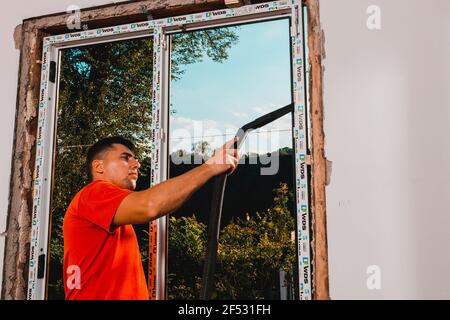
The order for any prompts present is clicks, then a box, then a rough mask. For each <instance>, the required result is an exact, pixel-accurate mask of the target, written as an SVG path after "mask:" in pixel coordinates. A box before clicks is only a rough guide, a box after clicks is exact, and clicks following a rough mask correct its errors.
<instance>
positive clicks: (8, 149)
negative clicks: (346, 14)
mask: <svg viewBox="0 0 450 320" xmlns="http://www.w3.org/2000/svg"><path fill="white" fill-rule="evenodd" d="M117 2H121V1H107V0H58V1H55V0H38V1H29V0H15V1H12V2H8V3H7V4H6V5H5V7H4V8H3V10H2V11H1V13H0V17H1V19H0V39H1V45H2V50H1V51H0V70H1V75H0V97H1V100H2V103H1V106H0V110H1V117H0V148H1V152H0V164H1V166H0V284H1V283H3V281H2V275H3V258H4V243H5V232H6V218H7V211H8V197H9V179H10V174H11V156H12V143H13V135H14V118H15V111H16V97H17V75H18V71H19V50H16V49H15V48H14V40H13V34H14V28H15V27H16V26H17V25H18V24H21V23H22V20H24V19H28V18H32V17H36V16H41V15H46V14H51V13H58V12H65V11H66V9H67V8H68V6H70V5H78V6H79V7H80V8H86V7H91V6H98V5H103V4H108V3H117Z"/></svg>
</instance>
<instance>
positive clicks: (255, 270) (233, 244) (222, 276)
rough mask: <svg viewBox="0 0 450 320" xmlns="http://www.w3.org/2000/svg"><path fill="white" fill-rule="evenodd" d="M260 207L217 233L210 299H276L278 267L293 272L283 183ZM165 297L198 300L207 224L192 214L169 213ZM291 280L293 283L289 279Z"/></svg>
mask: <svg viewBox="0 0 450 320" xmlns="http://www.w3.org/2000/svg"><path fill="white" fill-rule="evenodd" d="M274 193H275V196H274V199H273V201H274V203H273V206H272V207H271V208H268V209H267V210H266V211H264V212H256V213H255V214H254V215H252V216H250V215H248V216H247V219H236V220H235V221H233V222H231V223H230V224H228V225H227V226H225V227H224V228H223V230H221V232H220V238H219V248H218V257H217V258H218V260H217V267H216V277H215V291H214V293H213V296H212V298H213V299H279V295H280V293H279V287H280V279H279V273H280V270H284V271H286V272H290V273H291V274H292V273H293V272H294V270H293V266H294V265H295V261H296V253H295V242H294V241H293V240H292V239H291V234H292V232H294V230H295V219H294V216H293V215H292V213H291V212H290V211H289V209H288V201H289V198H290V197H291V198H292V193H290V192H289V189H288V187H287V185H286V184H285V183H280V187H279V188H277V189H275V190H274ZM170 222H171V223H170V227H169V253H170V255H169V264H170V270H171V273H170V274H169V288H170V290H169V298H170V299H197V298H198V294H199V291H200V287H201V275H202V270H203V269H202V268H203V264H204V256H205V250H206V231H205V230H206V226H205V225H204V224H203V223H201V222H199V221H198V220H197V219H196V218H195V215H194V216H192V217H190V218H187V217H180V218H178V219H176V218H174V217H171V218H170ZM291 285H292V284H291Z"/></svg>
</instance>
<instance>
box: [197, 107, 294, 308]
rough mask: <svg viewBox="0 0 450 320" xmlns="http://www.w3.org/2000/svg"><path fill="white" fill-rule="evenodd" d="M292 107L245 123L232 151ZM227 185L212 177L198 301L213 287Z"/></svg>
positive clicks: (224, 178)
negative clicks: (212, 182)
mask: <svg viewBox="0 0 450 320" xmlns="http://www.w3.org/2000/svg"><path fill="white" fill-rule="evenodd" d="M293 108H294V105H293V104H292V103H291V104H289V105H287V106H285V107H283V108H280V109H277V110H275V111H273V112H270V113H268V114H266V115H264V116H262V117H259V118H257V119H255V120H254V121H252V122H249V123H247V124H246V125H244V126H243V127H242V128H240V129H239V130H238V132H237V133H236V137H239V140H238V141H237V142H235V143H234V145H233V149H239V147H240V146H241V145H242V143H243V142H244V140H245V137H246V136H247V134H248V133H249V132H250V131H251V130H255V129H258V128H261V127H262V126H265V125H266V124H269V123H271V122H273V121H275V120H277V119H279V118H281V117H282V116H284V115H286V114H288V113H290V112H292V111H293V110H294V109H293ZM226 183H227V175H226V173H223V174H221V175H218V176H216V177H214V184H213V193H212V201H211V211H210V214H209V222H208V239H207V241H208V242H207V248H206V257H205V264H204V266H203V279H202V287H201V289H200V299H201V300H209V299H211V294H212V290H213V285H214V275H215V270H216V260H217V247H218V243H219V233H220V220H221V217H222V207H223V196H224V193H225V186H226Z"/></svg>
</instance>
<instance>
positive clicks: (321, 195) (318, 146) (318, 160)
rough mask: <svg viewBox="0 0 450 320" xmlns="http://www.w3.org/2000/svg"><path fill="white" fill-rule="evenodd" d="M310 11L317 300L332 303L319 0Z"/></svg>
mask: <svg viewBox="0 0 450 320" xmlns="http://www.w3.org/2000/svg"><path fill="white" fill-rule="evenodd" d="M306 5H307V8H308V22H309V23H308V47H309V63H310V65H311V76H310V82H311V83H310V93H309V94H310V117H311V131H312V132H311V140H312V160H313V161H312V216H313V219H312V225H313V263H314V278H313V279H314V283H313V290H314V299H317V300H325V299H329V298H330V295H329V281H328V247H327V221H326V206H325V204H326V202H325V185H326V182H327V161H326V158H325V151H324V149H325V147H324V146H325V135H324V132H323V99H322V86H323V82H322V80H323V67H322V59H323V58H324V55H325V52H324V50H323V40H324V37H323V33H322V30H321V27H320V14H319V0H306Z"/></svg>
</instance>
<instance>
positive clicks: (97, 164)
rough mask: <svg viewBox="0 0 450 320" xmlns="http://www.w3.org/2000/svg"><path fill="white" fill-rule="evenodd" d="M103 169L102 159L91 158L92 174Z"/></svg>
mask: <svg viewBox="0 0 450 320" xmlns="http://www.w3.org/2000/svg"><path fill="white" fill-rule="evenodd" d="M104 171H105V169H104V167H103V160H93V161H92V174H93V175H94V174H95V173H97V174H103V172H104Z"/></svg>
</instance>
